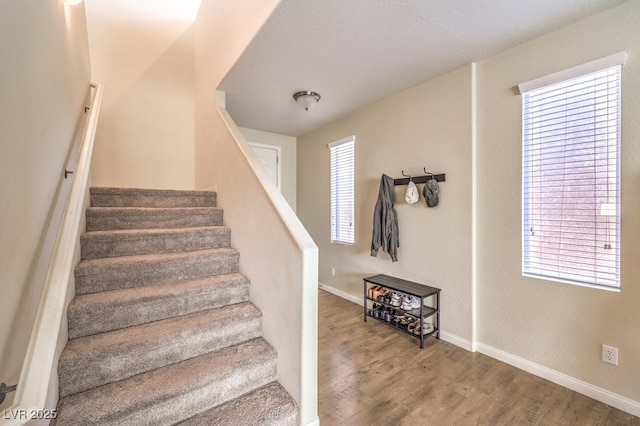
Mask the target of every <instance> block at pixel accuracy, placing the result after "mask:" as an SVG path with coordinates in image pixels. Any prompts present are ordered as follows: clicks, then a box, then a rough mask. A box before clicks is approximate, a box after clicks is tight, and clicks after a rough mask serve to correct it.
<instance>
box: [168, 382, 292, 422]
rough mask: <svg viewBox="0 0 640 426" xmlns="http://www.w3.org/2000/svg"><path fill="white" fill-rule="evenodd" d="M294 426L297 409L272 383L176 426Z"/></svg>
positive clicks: (277, 385) (278, 385)
mask: <svg viewBox="0 0 640 426" xmlns="http://www.w3.org/2000/svg"><path fill="white" fill-rule="evenodd" d="M258 424H259V425H261V426H297V425H298V405H297V404H296V402H295V401H294V400H293V398H291V396H290V395H289V394H288V393H287V391H286V390H284V388H283V387H282V386H281V385H280V384H279V383H278V382H274V383H271V384H269V385H267V386H264V387H262V388H260V389H258V390H255V391H253V392H251V393H249V394H247V395H243V396H241V397H239V398H236V399H234V400H231V401H229V402H227V403H225V404H223V405H219V406H217V407H214V408H212V409H210V410H207V411H205V412H204V413H201V414H198V415H197V416H194V417H192V418H190V419H188V420H185V421H184V422H181V423H178V425H179V426H202V425H216V426H254V425H258Z"/></svg>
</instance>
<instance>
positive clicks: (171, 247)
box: [52, 188, 299, 426]
mask: <svg viewBox="0 0 640 426" xmlns="http://www.w3.org/2000/svg"><path fill="white" fill-rule="evenodd" d="M90 192H91V206H90V207H89V208H88V209H87V212H86V215H87V232H86V233H85V234H83V235H82V237H81V255H82V260H81V262H80V263H79V264H78V265H77V266H76V268H75V278H76V297H75V298H74V300H73V301H72V302H71V304H70V305H69V308H68V323H69V338H70V340H69V342H68V344H67V346H66V347H65V349H64V351H63V353H62V355H61V357H60V363H59V366H58V367H59V368H58V370H59V380H60V400H59V402H58V417H57V419H56V420H54V422H52V424H53V425H57V426H64V425H174V424H183V425H196V424H198V425H274V426H275V425H278V426H281V425H297V424H298V416H299V414H298V407H297V405H296V402H295V401H294V400H293V399H292V398H291V396H290V395H289V394H288V393H287V392H286V391H285V390H284V388H282V386H280V385H279V384H278V382H277V381H276V364H277V354H276V352H275V350H274V349H273V347H272V346H271V345H269V343H267V342H266V341H265V340H264V339H263V338H262V337H261V335H262V333H261V319H262V314H261V313H260V311H259V310H258V309H257V307H256V306H255V305H253V304H252V303H251V302H250V301H249V288H250V282H249V280H248V278H247V277H245V276H244V275H242V274H241V273H240V272H239V257H240V254H239V253H238V252H237V251H236V250H234V249H233V248H232V247H231V246H230V241H231V238H230V235H231V230H230V229H229V228H227V227H225V226H224V225H223V211H222V209H220V208H219V207H217V206H216V194H215V193H214V192H208V191H174V190H148V189H136V188H133V189H132V188H91V190H90Z"/></svg>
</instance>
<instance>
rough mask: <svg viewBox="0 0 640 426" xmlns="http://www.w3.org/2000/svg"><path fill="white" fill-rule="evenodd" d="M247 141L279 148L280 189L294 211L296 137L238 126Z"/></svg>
mask: <svg viewBox="0 0 640 426" xmlns="http://www.w3.org/2000/svg"><path fill="white" fill-rule="evenodd" d="M240 131H241V132H242V134H243V136H244V137H245V139H246V140H247V141H248V142H255V143H261V144H266V145H275V146H279V147H280V148H281V150H280V154H281V158H280V167H281V170H280V172H281V175H280V178H281V181H280V191H281V192H282V195H283V196H284V198H285V199H286V200H287V202H288V203H289V205H290V206H291V208H292V209H293V211H294V212H295V211H296V138H295V137H293V136H286V135H280V134H277V133H271V132H263V131H261V130H254V129H247V128H244V127H240Z"/></svg>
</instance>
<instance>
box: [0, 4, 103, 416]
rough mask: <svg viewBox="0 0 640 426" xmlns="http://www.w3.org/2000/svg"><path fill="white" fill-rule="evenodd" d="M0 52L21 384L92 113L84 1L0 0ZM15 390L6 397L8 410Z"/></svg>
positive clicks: (2, 288)
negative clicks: (71, 175)
mask: <svg viewBox="0 0 640 426" xmlns="http://www.w3.org/2000/svg"><path fill="white" fill-rule="evenodd" d="M0 60H1V62H2V72H1V73H0V74H1V76H0V93H2V96H1V97H0V129H2V140H1V141H0V192H1V193H2V196H3V198H4V200H5V201H4V202H2V203H1V205H0V227H1V229H2V238H0V312H2V322H1V325H0V381H3V382H5V383H6V384H9V385H13V384H16V383H17V382H18V377H19V375H20V372H21V368H22V363H23V359H24V356H25V352H26V350H27V344H28V342H29V336H30V334H31V328H32V326H33V323H34V318H35V315H36V310H37V307H38V302H39V299H40V295H41V293H42V288H43V283H44V277H45V274H46V272H47V266H48V263H49V259H50V257H51V251H52V245H53V240H54V238H55V235H56V232H57V230H58V226H59V223H60V217H61V214H62V206H63V204H64V201H65V198H66V194H67V193H68V191H69V186H70V181H71V179H67V180H65V179H64V176H63V170H64V168H65V167H66V166H68V165H69V164H71V162H72V159H71V157H72V146H73V144H74V142H76V141H77V139H78V138H79V137H80V136H81V134H80V133H81V130H82V124H83V121H84V116H85V114H84V113H83V108H84V106H85V101H86V99H87V96H88V94H89V81H90V66H89V50H88V44H87V32H86V23H85V17H84V5H83V4H82V3H81V4H78V5H75V6H65V5H64V4H63V2H62V1H46V2H33V1H26V2H25V1H19V2H15V1H10V2H7V1H3V2H0ZM52 387H53V388H54V389H53V390H54V391H55V388H57V385H55V384H53V385H52ZM54 393H55V392H54ZM14 397H15V393H12V394H9V395H8V396H7V399H5V401H4V402H3V403H2V404H0V413H2V412H3V410H5V409H8V408H9V407H10V406H11V405H12V403H13V400H14ZM53 399H54V402H53V404H54V405H52V407H53V406H55V395H53Z"/></svg>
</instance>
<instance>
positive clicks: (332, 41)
mask: <svg viewBox="0 0 640 426" xmlns="http://www.w3.org/2000/svg"><path fill="white" fill-rule="evenodd" d="M623 2H624V0H517V1H516V0H282V3H281V4H280V5H279V6H278V8H277V9H276V11H275V12H274V13H273V15H272V16H271V17H270V19H269V20H268V21H267V22H266V23H265V25H264V27H263V28H262V29H261V31H260V32H259V33H258V35H257V36H256V38H255V39H254V40H253V42H252V43H251V45H250V46H249V48H248V49H247V50H246V52H245V53H244V54H243V55H242V57H241V58H240V59H239V60H238V62H237V63H236V64H235V66H234V68H233V69H232V70H231V71H230V72H229V74H228V75H227V76H226V78H225V79H224V81H223V82H222V84H221V86H220V89H221V90H224V91H225V92H226V93H227V109H228V110H229V112H230V114H231V115H232V117H233V118H234V120H235V121H236V124H238V125H239V126H241V127H248V128H252V129H258V130H263V131H269V132H274V133H280V134H285V135H290V136H300V135H303V134H305V133H308V132H310V131H312V130H314V129H316V128H318V127H320V126H321V125H323V124H325V123H328V122H331V121H333V120H336V119H338V118H340V117H343V116H346V115H348V114H350V113H352V112H353V111H355V110H357V109H359V108H361V107H363V106H365V105H367V104H370V103H372V102H375V101H378V100H380V99H384V98H386V97H388V96H390V95H393V94H395V93H398V92H400V91H402V90H405V89H408V88H410V87H413V86H416V85H418V84H420V83H422V82H425V81H427V80H430V79H432V78H434V77H436V76H438V75H441V74H444V73H446V72H448V71H451V70H454V69H456V68H459V67H460V66H462V65H464V64H467V63H470V62H474V61H481V60H483V59H486V58H488V57H490V56H493V55H495V54H497V53H499V52H501V51H504V50H506V49H509V48H511V47H514V46H516V45H518V44H521V43H524V42H526V41H528V40H531V39H533V38H536V37H538V36H540V35H542V34H545V33H547V32H550V31H553V30H554V29H557V28H560V27H562V26H565V25H567V24H569V23H571V22H574V21H577V20H580V19H582V18H585V17H587V16H589V15H592V14H594V13H597V12H600V11H602V10H604V9H607V8H610V7H613V6H615V5H617V4H620V3H623ZM298 90H313V91H316V92H318V93H320V95H321V96H322V99H321V100H320V102H319V103H318V104H317V105H316V106H315V107H314V108H312V109H310V110H309V111H305V110H304V109H302V108H301V107H300V106H299V105H297V104H296V103H295V102H294V101H293V98H292V95H293V93H294V92H296V91H298Z"/></svg>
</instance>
